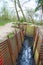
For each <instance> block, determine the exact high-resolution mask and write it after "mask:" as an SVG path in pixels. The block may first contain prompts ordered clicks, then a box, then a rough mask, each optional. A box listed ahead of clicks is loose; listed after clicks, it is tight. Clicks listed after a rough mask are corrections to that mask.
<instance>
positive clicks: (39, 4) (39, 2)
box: [35, 0, 43, 11]
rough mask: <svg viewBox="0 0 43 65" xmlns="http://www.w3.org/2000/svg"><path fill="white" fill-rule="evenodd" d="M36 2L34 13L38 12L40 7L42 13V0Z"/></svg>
mask: <svg viewBox="0 0 43 65" xmlns="http://www.w3.org/2000/svg"><path fill="white" fill-rule="evenodd" d="M36 2H37V3H38V4H37V7H36V9H35V11H37V10H39V9H40V7H42V11H43V0H36Z"/></svg>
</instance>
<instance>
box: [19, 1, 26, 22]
mask: <svg viewBox="0 0 43 65" xmlns="http://www.w3.org/2000/svg"><path fill="white" fill-rule="evenodd" d="M18 6H19V8H20V10H21V12H22V15H23V17H24V21H25V22H26V18H25V15H24V13H23V10H22V7H21V5H20V1H19V0H18Z"/></svg>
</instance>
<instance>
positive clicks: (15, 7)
mask: <svg viewBox="0 0 43 65" xmlns="http://www.w3.org/2000/svg"><path fill="white" fill-rule="evenodd" d="M14 4H15V10H16V13H17V18H18V21H20V18H19V15H18V11H17V6H16V0H14Z"/></svg>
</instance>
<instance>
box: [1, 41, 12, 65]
mask: <svg viewBox="0 0 43 65" xmlns="http://www.w3.org/2000/svg"><path fill="white" fill-rule="evenodd" d="M0 65H12V61H11V57H10V53H9V48H8V40H5V41H3V42H2V43H0Z"/></svg>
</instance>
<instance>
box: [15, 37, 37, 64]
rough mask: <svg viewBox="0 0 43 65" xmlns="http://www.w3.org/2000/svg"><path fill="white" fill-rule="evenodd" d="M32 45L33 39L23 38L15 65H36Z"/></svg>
mask: <svg viewBox="0 0 43 65" xmlns="http://www.w3.org/2000/svg"><path fill="white" fill-rule="evenodd" d="M32 45H33V37H25V40H24V42H23V45H22V49H21V51H20V53H19V56H18V59H17V64H16V65H36V64H35V61H34V56H33V47H32Z"/></svg>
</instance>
